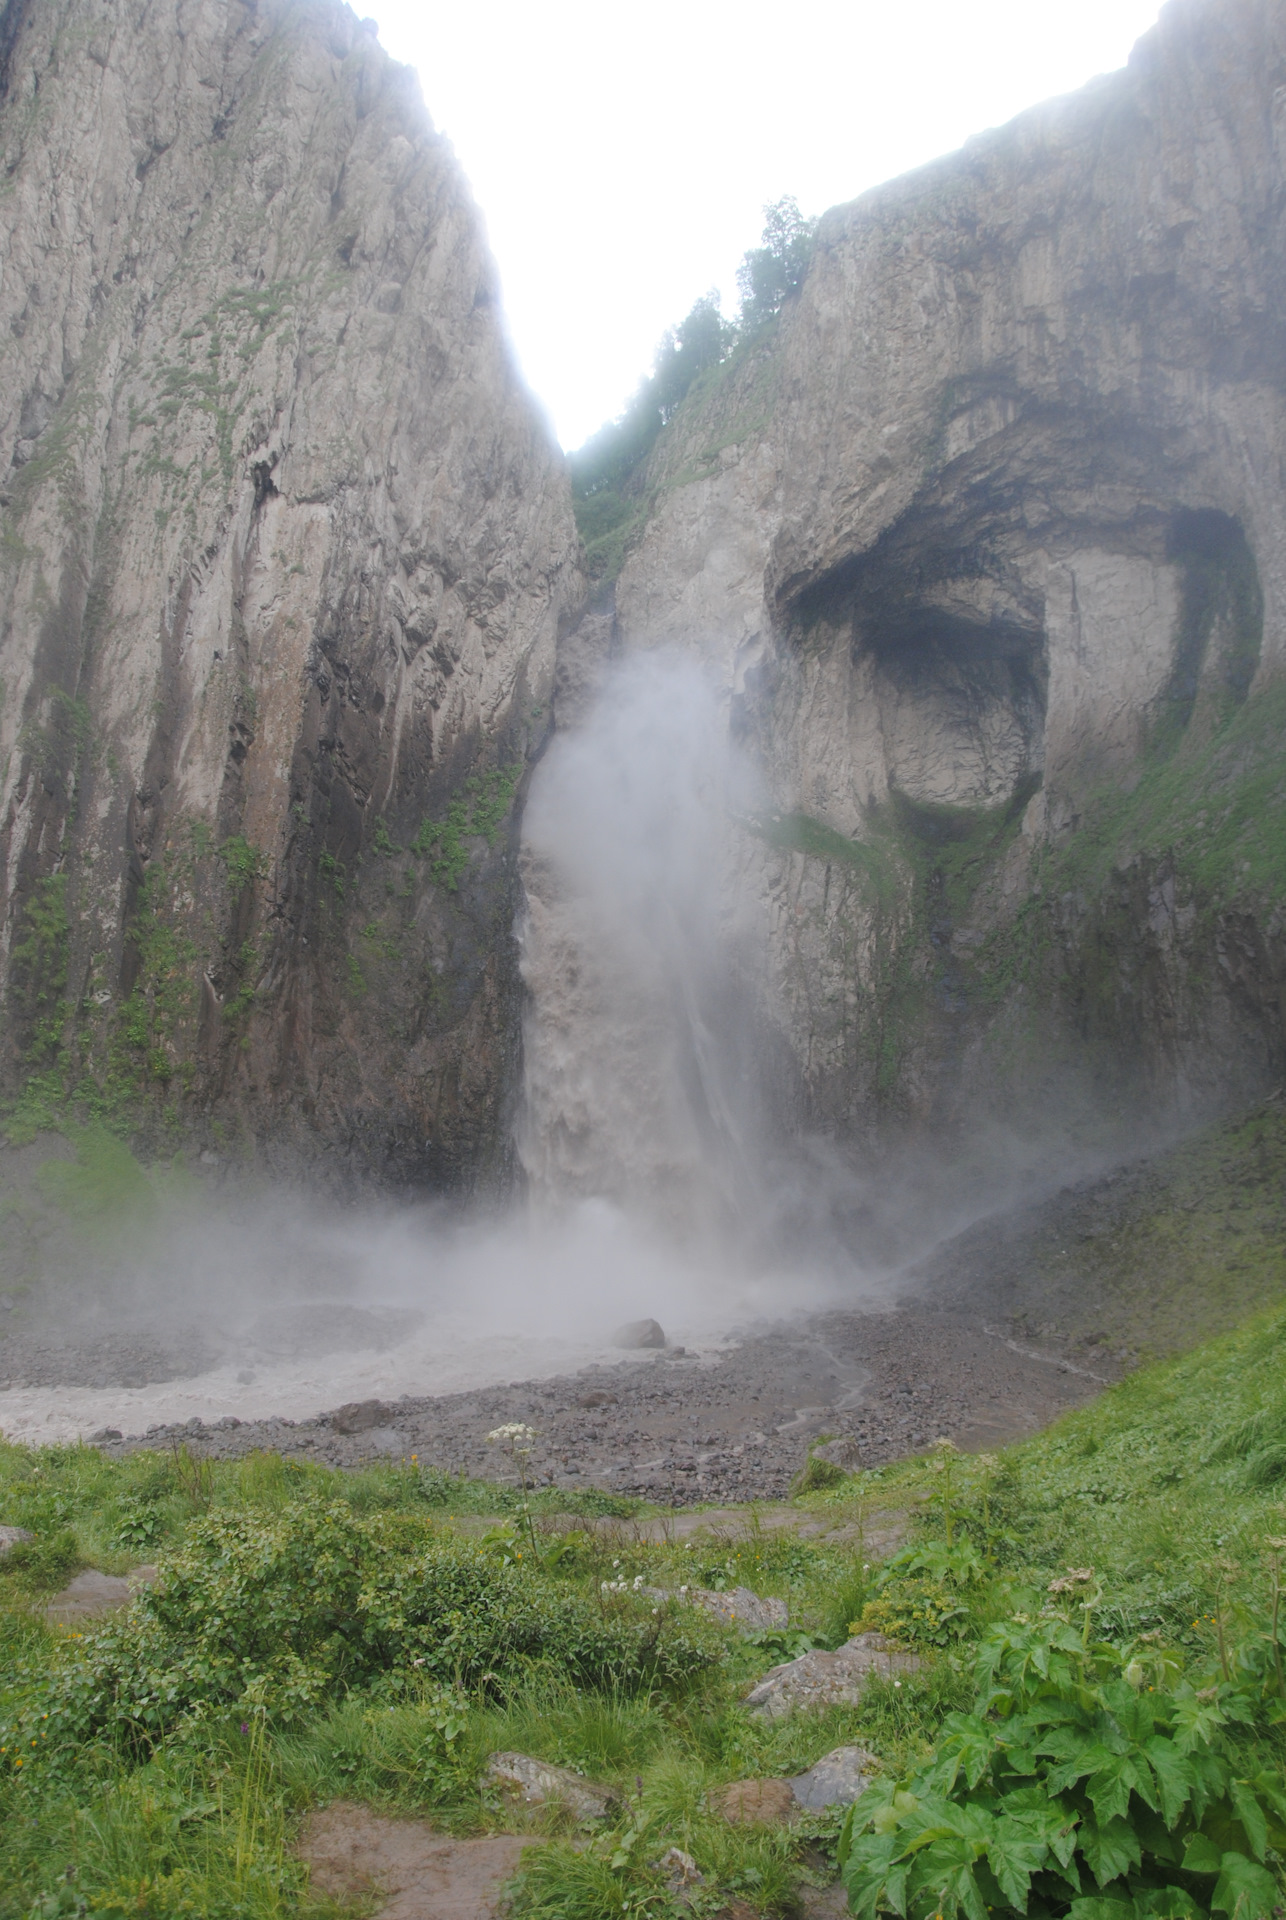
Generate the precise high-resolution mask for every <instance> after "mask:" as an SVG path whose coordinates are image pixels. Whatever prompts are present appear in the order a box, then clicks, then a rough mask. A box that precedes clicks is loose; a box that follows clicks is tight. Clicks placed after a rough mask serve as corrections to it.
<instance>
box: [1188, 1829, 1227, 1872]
mask: <svg viewBox="0 0 1286 1920" xmlns="http://www.w3.org/2000/svg"><path fill="white" fill-rule="evenodd" d="M1222 1864H1223V1862H1222V1859H1221V1856H1220V1853H1219V1849H1218V1847H1216V1846H1213V1845H1212V1844H1211V1842H1210V1841H1209V1840H1207V1838H1206V1836H1205V1834H1204V1833H1193V1834H1189V1836H1188V1844H1187V1846H1186V1847H1185V1848H1184V1850H1183V1871H1184V1872H1185V1873H1218V1872H1219V1870H1220V1868H1221V1866H1222Z"/></svg>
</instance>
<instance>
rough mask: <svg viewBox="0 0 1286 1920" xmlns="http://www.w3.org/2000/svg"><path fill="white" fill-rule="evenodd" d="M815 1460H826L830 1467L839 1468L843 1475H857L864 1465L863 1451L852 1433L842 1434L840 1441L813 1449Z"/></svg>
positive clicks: (828, 1442)
mask: <svg viewBox="0 0 1286 1920" xmlns="http://www.w3.org/2000/svg"><path fill="white" fill-rule="evenodd" d="M812 1457H813V1459H814V1460H824V1461H825V1462H826V1464H827V1466H828V1467H838V1468H839V1469H840V1470H841V1472H843V1473H856V1472H857V1470H858V1468H859V1467H860V1466H861V1464H862V1449H861V1448H860V1447H859V1446H858V1444H857V1441H856V1440H855V1439H854V1438H853V1435H852V1434H851V1433H846V1434H842V1435H841V1436H840V1438H839V1439H838V1440H826V1441H824V1442H823V1443H822V1445H821V1446H820V1447H814V1448H812Z"/></svg>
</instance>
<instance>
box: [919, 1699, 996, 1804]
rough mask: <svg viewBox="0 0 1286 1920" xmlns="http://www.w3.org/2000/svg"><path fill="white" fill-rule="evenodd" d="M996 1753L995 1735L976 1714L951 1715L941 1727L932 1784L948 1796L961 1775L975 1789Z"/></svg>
mask: <svg viewBox="0 0 1286 1920" xmlns="http://www.w3.org/2000/svg"><path fill="white" fill-rule="evenodd" d="M995 1750H996V1736H995V1733H994V1732H993V1730H992V1729H991V1728H990V1727H988V1726H987V1725H986V1724H985V1722H984V1721H982V1720H981V1719H979V1718H978V1717H977V1715H975V1714H965V1713H953V1714H952V1715H951V1716H950V1717H949V1719H947V1720H946V1721H945V1722H944V1724H943V1729H942V1738H941V1740H940V1742H939V1746H938V1764H937V1765H936V1766H935V1767H934V1769H933V1777H934V1784H935V1785H936V1786H937V1787H938V1788H939V1790H940V1791H942V1792H945V1793H949V1792H950V1791H951V1789H952V1787H953V1786H954V1785H955V1783H956V1777H957V1775H958V1774H960V1773H963V1774H964V1777H965V1779H966V1781H967V1782H968V1784H969V1785H970V1786H971V1787H976V1786H977V1784H978V1782H979V1780H981V1778H982V1776H983V1774H984V1773H985V1772H986V1771H987V1766H988V1763H989V1762H990V1760H991V1756H992V1754H993V1753H994V1752H995Z"/></svg>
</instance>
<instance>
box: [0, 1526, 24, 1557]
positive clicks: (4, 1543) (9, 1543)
mask: <svg viewBox="0 0 1286 1920" xmlns="http://www.w3.org/2000/svg"><path fill="white" fill-rule="evenodd" d="M30 1538H31V1535H30V1534H29V1533H28V1532H27V1529H26V1528H25V1527H0V1553H8V1551H9V1549H10V1547H16V1546H18V1545H19V1543H20V1542H21V1541H23V1540H30Z"/></svg>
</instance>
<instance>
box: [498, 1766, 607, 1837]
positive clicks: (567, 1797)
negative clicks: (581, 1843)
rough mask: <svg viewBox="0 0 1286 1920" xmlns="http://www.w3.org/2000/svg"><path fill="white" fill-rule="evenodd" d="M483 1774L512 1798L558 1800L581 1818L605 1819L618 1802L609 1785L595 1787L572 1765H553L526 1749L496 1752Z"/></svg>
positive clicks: (541, 1802)
mask: <svg viewBox="0 0 1286 1920" xmlns="http://www.w3.org/2000/svg"><path fill="white" fill-rule="evenodd" d="M484 1777H485V1778H486V1779H487V1780H488V1781H490V1782H491V1783H492V1784H493V1785H494V1786H498V1787H499V1788H500V1790H501V1792H502V1793H503V1794H505V1795H506V1796H507V1797H508V1798H509V1799H511V1800H520V1801H521V1802H522V1804H523V1805H524V1806H527V1807H545V1806H549V1805H550V1804H551V1803H556V1804H559V1805H562V1806H564V1807H566V1808H567V1810H568V1812H569V1813H572V1814H574V1815H575V1817H576V1819H577V1820H579V1821H588V1820H602V1819H603V1818H604V1817H605V1816H606V1815H607V1814H608V1813H609V1812H610V1811H611V1809H612V1808H613V1807H614V1806H615V1805H616V1795H615V1794H614V1793H612V1792H611V1790H610V1789H609V1788H607V1787H596V1786H595V1785H594V1784H593V1782H592V1781H590V1780H582V1778H581V1776H580V1775H579V1774H578V1773H573V1772H572V1771H571V1769H570V1768H569V1767H555V1766H551V1765H550V1764H549V1762H548V1761H546V1760H533V1759H532V1757H531V1755H530V1754H526V1753H493V1754H492V1755H491V1756H490V1758H489V1759H488V1761H487V1771H486V1774H485V1776H484Z"/></svg>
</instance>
